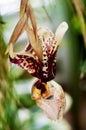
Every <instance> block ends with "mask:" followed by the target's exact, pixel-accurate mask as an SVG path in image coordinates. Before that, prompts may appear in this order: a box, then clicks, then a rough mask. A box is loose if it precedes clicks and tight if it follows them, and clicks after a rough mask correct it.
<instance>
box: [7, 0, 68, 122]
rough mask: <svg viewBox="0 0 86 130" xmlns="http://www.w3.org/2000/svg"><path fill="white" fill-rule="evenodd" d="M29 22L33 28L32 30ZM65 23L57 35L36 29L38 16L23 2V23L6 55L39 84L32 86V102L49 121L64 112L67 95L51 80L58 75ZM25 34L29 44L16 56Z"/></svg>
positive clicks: (15, 33) (21, 18)
mask: <svg viewBox="0 0 86 130" xmlns="http://www.w3.org/2000/svg"><path fill="white" fill-rule="evenodd" d="M28 20H30V22H31V24H32V27H30V26H29V24H28ZM67 29H68V25H67V23H66V22H62V23H61V24H60V25H59V26H58V28H57V30H56V32H55V34H54V33H53V32H52V31H50V30H49V29H48V28H43V27H39V28H37V26H36V21H35V16H34V13H33V10H32V8H31V5H30V3H29V1H28V0H21V6H20V19H19V21H18V23H17V25H16V27H15V29H14V31H13V34H12V36H11V38H10V41H9V44H8V47H7V50H6V53H9V59H10V62H11V63H14V64H17V65H18V66H20V67H21V68H23V69H25V70H27V71H28V72H29V73H30V74H31V75H32V76H34V77H36V78H37V81H36V82H35V83H34V85H33V86H32V98H33V99H34V100H36V102H37V105H38V106H39V107H40V108H41V109H42V110H43V111H44V112H45V113H46V114H47V116H48V117H49V118H50V119H53V120H56V119H59V118H60V117H61V116H62V115H63V112H64V108H65V95H64V92H63V90H62V88H61V86H60V85H58V84H57V83H56V82H55V81H53V80H52V79H54V78H55V74H56V53H57V49H58V47H59V44H60V43H61V41H62V38H63V36H64V34H65V32H66V31H67ZM24 31H26V33H27V37H28V43H27V45H26V47H25V48H24V49H23V50H22V51H21V52H14V49H13V48H14V44H15V43H16V41H17V39H18V38H19V37H20V35H21V34H22V33H23V32H24Z"/></svg>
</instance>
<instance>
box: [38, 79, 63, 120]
mask: <svg viewBox="0 0 86 130" xmlns="http://www.w3.org/2000/svg"><path fill="white" fill-rule="evenodd" d="M48 85H49V86H50V93H49V95H48V98H41V99H39V100H37V101H36V102H37V105H38V106H39V107H40V108H41V109H42V110H43V111H44V113H45V114H46V115H47V116H48V118H50V119H51V120H56V119H60V118H62V116H63V113H64V109H65V95H64V92H63V90H62V87H61V86H60V85H59V84H57V83H56V82H55V81H50V82H48Z"/></svg>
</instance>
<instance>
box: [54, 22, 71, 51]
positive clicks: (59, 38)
mask: <svg viewBox="0 0 86 130" xmlns="http://www.w3.org/2000/svg"><path fill="white" fill-rule="evenodd" d="M67 29H68V24H67V23H66V22H62V23H61V24H60V25H59V26H58V28H57V30H56V33H55V38H56V40H57V43H56V45H55V49H54V52H55V50H56V49H57V47H58V46H59V44H60V43H61V41H62V38H63V36H64V34H65V32H66V31H67Z"/></svg>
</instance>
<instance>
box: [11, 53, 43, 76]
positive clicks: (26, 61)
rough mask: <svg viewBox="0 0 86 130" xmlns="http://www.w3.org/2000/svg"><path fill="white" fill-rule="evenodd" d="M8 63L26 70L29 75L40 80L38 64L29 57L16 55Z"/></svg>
mask: <svg viewBox="0 0 86 130" xmlns="http://www.w3.org/2000/svg"><path fill="white" fill-rule="evenodd" d="M10 62H12V63H14V64H17V65H18V66H20V67H21V68H23V69H25V70H27V71H28V72H29V73H30V74H31V75H33V76H35V77H37V78H40V73H41V72H40V71H41V69H40V65H39V62H37V60H36V59H35V58H34V57H32V56H31V55H29V54H28V55H25V54H16V56H15V57H14V58H12V57H10Z"/></svg>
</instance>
